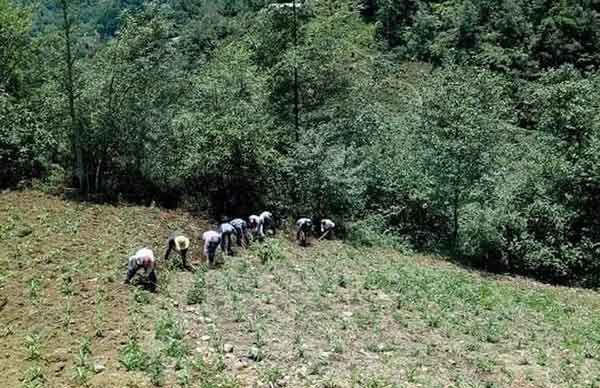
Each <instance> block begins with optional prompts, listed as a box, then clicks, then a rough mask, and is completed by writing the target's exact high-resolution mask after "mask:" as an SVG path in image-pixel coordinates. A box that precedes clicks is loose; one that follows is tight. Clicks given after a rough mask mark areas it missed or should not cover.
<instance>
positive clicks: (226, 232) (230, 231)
mask: <svg viewBox="0 0 600 388" xmlns="http://www.w3.org/2000/svg"><path fill="white" fill-rule="evenodd" d="M218 232H219V233H220V234H221V249H222V250H223V254H224V255H233V250H232V249H231V236H233V235H234V234H235V228H234V227H233V225H231V224H230V223H228V222H225V223H223V224H221V225H219V229H218Z"/></svg>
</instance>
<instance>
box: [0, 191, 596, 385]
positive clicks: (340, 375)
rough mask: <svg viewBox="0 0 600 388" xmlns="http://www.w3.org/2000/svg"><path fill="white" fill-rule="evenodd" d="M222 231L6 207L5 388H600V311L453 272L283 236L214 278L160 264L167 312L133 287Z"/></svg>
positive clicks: (423, 261) (51, 205) (0, 229)
mask: <svg viewBox="0 0 600 388" xmlns="http://www.w3.org/2000/svg"><path fill="white" fill-rule="evenodd" d="M207 227H208V225H207V223H206V221H204V220H200V219H197V218H194V217H192V216H190V215H188V214H186V213H183V212H179V211H165V210H161V209H156V208H144V207H135V206H119V207H115V206H109V205H92V204H81V203H76V202H69V201H64V200H62V199H59V198H56V197H50V196H47V195H45V194H42V193H38V192H32V191H29V192H9V193H4V194H1V195H0V243H1V244H2V247H3V249H2V251H1V252H0V360H2V361H1V365H2V371H3V373H2V374H1V375H0V386H3V387H5V386H6V387H17V386H27V387H34V386H38V387H41V386H46V387H69V386H85V385H87V386H92V387H125V386H127V387H147V386H148V387H149V386H153V385H159V384H162V385H164V386H168V387H170V386H194V387H237V386H240V387H242V386H243V387H245V386H273V387H277V386H289V387H300V386H315V387H349V386H354V387H388V386H409V387H412V386H415V387H416V386H428V387H429V386H439V387H447V386H457V387H459V386H508V387H510V386H512V387H563V386H578V387H579V386H580V387H584V386H585V387H591V386H597V385H598V384H600V377H599V376H598V373H597V371H598V370H600V352H599V349H600V347H599V346H600V303H599V302H598V300H599V299H598V294H597V293H595V292H593V291H587V290H580V289H568V288H556V287H550V286H546V285H542V284H539V283H535V282H530V281H526V280H522V279H512V278H505V277H491V276H487V275H485V274H479V273H474V272H470V271H467V270H465V269H462V268H458V267H456V266H454V265H452V264H449V263H447V262H445V261H443V260H441V259H437V258H432V257H422V256H416V255H415V256H403V255H401V254H399V253H396V252H392V251H385V250H367V249H355V248H352V247H349V246H347V245H344V244H343V243H341V242H337V241H324V242H318V243H314V244H313V245H312V246H311V247H309V248H306V249H300V248H298V247H295V246H294V245H293V244H292V242H291V240H290V238H289V236H281V235H279V236H278V238H277V239H275V240H270V242H269V243H267V244H263V245H259V244H254V245H253V247H252V248H251V249H249V250H246V251H240V250H239V249H238V254H237V255H236V256H235V257H233V258H230V259H227V260H226V261H225V264H224V265H223V266H222V267H220V268H218V269H215V270H210V271H207V272H206V273H205V272H203V271H198V272H197V273H196V274H192V273H190V272H183V271H179V270H177V269H175V268H170V267H169V266H168V265H166V264H165V263H161V264H160V271H159V279H160V282H161V289H160V291H159V292H158V293H157V294H150V293H148V292H146V291H144V290H143V289H142V288H141V287H138V286H130V287H129V288H126V287H124V286H122V285H121V283H122V280H123V277H124V275H125V266H126V258H127V257H128V256H129V255H130V254H131V253H132V252H133V251H134V250H135V248H137V247H139V246H141V245H146V244H149V245H150V246H152V247H153V248H154V249H155V250H156V251H157V252H158V255H159V256H160V255H161V254H162V253H163V252H162V249H163V244H164V241H165V238H166V236H167V235H168V232H169V231H170V230H173V229H183V230H185V231H186V232H188V233H190V234H192V235H193V236H194V237H196V236H198V235H199V233H200V232H201V231H202V230H204V229H205V228H207ZM285 237H287V238H285ZM192 249H193V252H192V256H193V258H194V262H195V264H197V265H198V264H199V262H198V260H199V253H200V249H199V243H198V242H197V240H194V245H193V246H192ZM204 285H205V287H204ZM194 287H196V288H194ZM190 290H195V291H196V292H195V293H194V294H190ZM203 290H204V291H205V293H203V292H202V291H203ZM190 298H196V300H199V301H202V300H203V301H202V303H199V304H194V305H188V304H187V301H188V300H189V299H190ZM128 369H129V370H128Z"/></svg>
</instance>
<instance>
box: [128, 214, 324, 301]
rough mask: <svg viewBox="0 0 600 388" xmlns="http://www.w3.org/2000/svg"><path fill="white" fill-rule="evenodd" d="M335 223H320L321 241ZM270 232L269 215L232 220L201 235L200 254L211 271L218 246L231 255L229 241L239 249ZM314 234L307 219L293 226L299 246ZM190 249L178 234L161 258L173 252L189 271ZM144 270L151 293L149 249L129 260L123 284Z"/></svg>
mask: <svg viewBox="0 0 600 388" xmlns="http://www.w3.org/2000/svg"><path fill="white" fill-rule="evenodd" d="M334 229H335V223H334V222H333V221H331V220H330V219H322V220H321V228H320V231H321V233H322V236H321V238H324V237H329V238H332V237H333V232H334ZM269 231H271V232H272V233H273V234H275V233H276V230H275V222H274V220H273V214H271V213H270V212H268V211H265V212H262V213H261V214H260V215H258V216H257V215H251V216H250V217H249V218H248V222H246V221H245V220H243V219H241V218H235V219H233V220H231V221H229V222H225V223H222V224H220V225H219V227H218V228H217V230H209V231H206V232H204V233H203V234H202V236H201V239H202V241H203V242H204V249H203V254H204V257H205V258H206V259H207V261H208V264H209V266H210V267H213V266H214V264H215V257H216V254H217V250H218V248H219V246H221V250H222V251H223V255H226V256H227V255H233V249H232V240H233V238H234V237H235V239H236V243H237V245H238V246H240V247H247V246H249V245H250V241H251V240H254V239H257V240H259V241H262V240H263V239H264V238H265V237H266V235H267V233H268V232H269ZM312 232H313V222H312V220H311V219H310V218H306V217H303V218H300V219H299V220H298V221H297V222H296V240H297V241H298V243H299V244H300V245H301V246H306V245H307V244H308V239H309V237H310V235H311V234H312ZM189 247H190V239H189V238H188V237H186V236H185V235H184V234H183V233H181V232H174V233H172V234H171V235H170V236H169V239H168V240H167V249H166V252H165V256H164V261H165V262H166V261H167V260H168V259H169V256H170V254H171V252H172V251H175V252H177V253H179V255H180V257H181V264H182V266H183V267H184V268H186V269H189V268H190V266H189V265H188V262H187V252H188V249H189ZM140 270H143V271H144V273H145V275H146V278H147V280H148V282H149V287H150V289H151V290H152V291H154V290H155V289H156V286H157V285H158V279H157V277H156V259H155V257H154V252H153V251H152V250H151V249H149V248H141V249H139V250H138V251H137V252H136V253H135V255H133V256H131V257H130V258H129V262H128V266H127V279H126V280H125V283H126V284H129V283H130V282H131V279H133V277H134V276H135V274H136V273H138V271H140Z"/></svg>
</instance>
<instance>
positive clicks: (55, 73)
mask: <svg viewBox="0 0 600 388" xmlns="http://www.w3.org/2000/svg"><path fill="white" fill-rule="evenodd" d="M65 10H66V11H67V12H65ZM599 42H600V2H599V1H597V0H567V1H561V2H548V1H541V0H540V1H537V0H536V1H525V0H503V1H489V0H453V1H438V0H436V1H433V0H431V1H430V0H363V1H359V2H355V1H350V0H335V1H328V2H321V1H298V2H297V4H296V6H295V7H294V6H293V3H289V2H288V3H284V2H273V3H270V2H267V1H260V0H252V1H248V0H246V1H243V0H220V1H208V0H207V1H188V0H164V1H153V2H151V1H139V0H135V1H124V0H119V1H116V0H114V1H113V0H111V1H108V0H107V1H100V2H87V1H84V0H60V1H59V0H56V1H55V0H44V1H42V2H40V3H35V6H34V5H33V3H32V2H27V1H10V0H0V161H1V163H0V166H1V167H0V182H1V183H2V186H4V187H11V186H15V185H18V184H19V183H20V182H27V181H31V180H32V179H33V182H34V183H35V184H38V185H41V186H42V187H45V188H52V189H57V188H58V187H61V186H64V185H66V186H69V185H72V184H75V185H76V187H78V188H79V189H80V190H81V191H82V195H95V196H101V197H103V198H105V199H109V200H110V199H117V198H119V197H123V198H127V199H129V200H135V201H144V202H150V201H152V200H155V201H158V202H159V203H161V204H163V205H166V206H175V205H185V206H189V207H191V208H194V209H200V210H207V211H210V212H212V214H213V215H214V216H215V217H219V218H220V217H222V216H234V215H247V214H248V213H249V212H252V211H257V210H258V209H262V208H269V209H272V210H273V211H274V212H275V213H276V214H278V216H279V217H280V219H284V218H286V217H296V216H305V215H309V216H314V217H322V216H325V215H327V216H329V217H332V218H334V219H335V220H338V221H339V225H342V229H345V232H346V234H347V236H348V237H349V238H351V239H354V240H355V241H358V242H360V243H363V244H375V243H377V244H380V243H385V244H388V245H391V246H395V247H402V248H417V249H428V250H444V251H449V252H451V253H453V254H454V255H455V256H456V257H461V258H466V259H469V260H470V261H471V262H472V263H475V264H477V265H481V266H483V267H486V268H489V269H501V270H509V271H514V272H519V273H526V274H531V275H534V276H537V277H539V278H543V279H547V280H552V281H561V282H565V283H572V282H579V283H581V284H588V285H597V284H598V283H599V282H600V272H599V271H600V267H599V266H598V264H597V260H595V258H596V257H597V255H598V253H599V252H598V249H599V248H598V247H599V246H600V245H599V244H600V221H598V220H599V217H598V209H600V202H599V199H598V198H599V195H598V194H600V159H599V157H598V155H599V154H600V124H599V123H600V93H598V90H599V87H600V75H598V66H600V46H599V44H600V43H599ZM77 152H80V154H81V158H80V159H81V160H78V156H77ZM74 178H77V179H74Z"/></svg>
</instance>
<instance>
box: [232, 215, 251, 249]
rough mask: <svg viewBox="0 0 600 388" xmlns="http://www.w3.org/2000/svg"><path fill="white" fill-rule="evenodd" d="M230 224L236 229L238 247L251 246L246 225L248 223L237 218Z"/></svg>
mask: <svg viewBox="0 0 600 388" xmlns="http://www.w3.org/2000/svg"><path fill="white" fill-rule="evenodd" d="M229 223H230V224H231V226H233V227H234V229H235V237H236V241H237V244H238V246H240V247H241V246H244V245H245V246H246V247H247V246H249V245H250V240H249V239H248V224H247V223H246V221H244V220H242V219H241V218H236V219H233V220H231V221H230V222H229ZM242 241H243V244H242Z"/></svg>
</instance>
